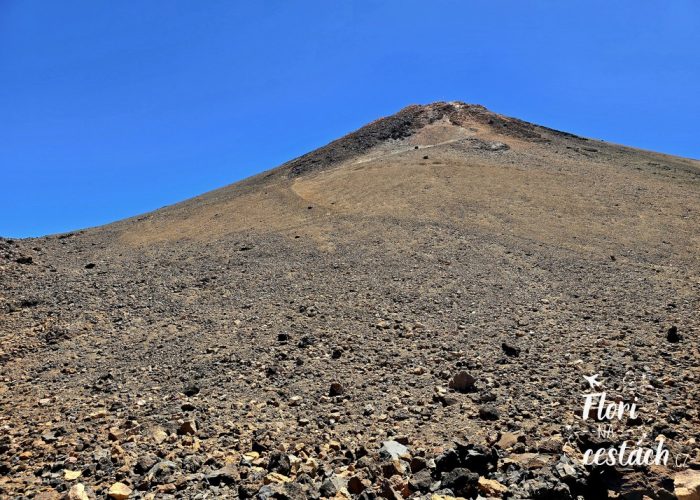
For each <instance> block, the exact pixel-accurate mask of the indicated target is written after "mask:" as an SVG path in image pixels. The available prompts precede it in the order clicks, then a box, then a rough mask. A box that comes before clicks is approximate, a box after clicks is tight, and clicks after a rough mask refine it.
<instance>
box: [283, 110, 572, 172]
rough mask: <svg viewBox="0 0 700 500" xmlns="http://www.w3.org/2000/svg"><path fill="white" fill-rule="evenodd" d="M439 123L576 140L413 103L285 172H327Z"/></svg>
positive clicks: (498, 118)
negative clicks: (380, 146)
mask: <svg viewBox="0 0 700 500" xmlns="http://www.w3.org/2000/svg"><path fill="white" fill-rule="evenodd" d="M439 121H443V122H444V123H445V125H446V126H453V127H459V128H472V129H473V128H474V127H480V128H484V129H487V130H489V131H490V132H492V133H494V134H496V135H501V136H508V137H516V138H519V139H525V140H530V141H537V142H547V141H548V139H546V138H545V137H543V132H549V133H556V134H560V135H566V136H570V137H575V136H572V135H571V134H565V133H563V132H558V131H555V130H552V129H547V128H546V127H540V126H538V125H534V124H532V123H528V122H525V121H522V120H518V119H516V118H510V117H506V116H503V115H499V114H498V113H494V112H492V111H489V110H488V109H487V108H486V107H484V106H482V105H480V104H467V103H464V102H460V101H449V102H444V101H439V102H434V103H430V104H411V105H409V106H406V107H404V108H403V109H401V110H400V111H398V112H397V113H395V114H393V115H390V116H387V117H384V118H379V119H378V120H375V121H373V122H370V123H369V124H367V125H365V126H364V127H362V128H360V129H358V130H356V131H354V132H351V133H350V134H348V135H346V136H344V137H341V138H340V139H337V140H335V141H332V142H330V143H329V144H327V145H326V146H323V147H321V148H319V149H316V150H314V151H311V152H310V153H307V154H305V155H303V156H300V157H299V158H296V159H294V160H291V161H289V162H287V163H285V164H284V165H283V166H282V169H283V170H285V171H286V172H287V173H288V175H289V176H290V177H297V176H299V175H302V174H305V173H308V172H312V171H317V170H323V169H326V168H329V167H331V166H333V165H336V164H338V163H340V162H343V161H345V160H348V159H350V158H352V157H355V156H359V155H362V154H364V153H366V152H367V151H368V150H370V149H371V148H373V147H375V146H378V145H379V144H381V143H384V142H387V141H399V140H402V139H406V138H408V137H410V136H412V135H413V134H415V133H417V132H418V131H419V130H421V129H422V128H424V127H427V126H429V125H432V124H434V123H436V122H439Z"/></svg>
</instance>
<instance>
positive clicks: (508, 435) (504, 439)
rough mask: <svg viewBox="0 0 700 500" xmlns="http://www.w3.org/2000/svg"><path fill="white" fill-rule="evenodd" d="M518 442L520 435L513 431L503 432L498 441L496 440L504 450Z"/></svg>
mask: <svg viewBox="0 0 700 500" xmlns="http://www.w3.org/2000/svg"><path fill="white" fill-rule="evenodd" d="M517 442H518V435H517V434H514V433H512V432H503V433H501V436H500V438H499V439H498V442H496V444H497V445H498V446H499V447H500V448H501V449H502V450H507V449H508V448H510V447H512V446H513V445H514V444H515V443H517Z"/></svg>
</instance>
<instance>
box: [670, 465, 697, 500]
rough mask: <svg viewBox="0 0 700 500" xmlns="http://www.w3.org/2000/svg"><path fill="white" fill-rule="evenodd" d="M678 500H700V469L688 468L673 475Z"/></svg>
mask: <svg viewBox="0 0 700 500" xmlns="http://www.w3.org/2000/svg"><path fill="white" fill-rule="evenodd" d="M673 484H674V485H675V490H674V493H675V494H676V497H678V500H700V471H699V470H693V469H687V470H684V471H681V472H678V473H676V475H675V476H673Z"/></svg>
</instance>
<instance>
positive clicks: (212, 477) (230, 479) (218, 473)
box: [204, 465, 240, 486]
mask: <svg viewBox="0 0 700 500" xmlns="http://www.w3.org/2000/svg"><path fill="white" fill-rule="evenodd" d="M204 477H205V479H206V480H207V482H208V483H209V484H213V485H214V486H219V485H222V484H236V483H237V482H238V481H240V476H239V474H238V471H237V470H236V468H235V467H233V466H232V465H226V466H224V467H222V468H221V469H217V470H215V471H214V472H211V473H210V474H207V475H206V476H204Z"/></svg>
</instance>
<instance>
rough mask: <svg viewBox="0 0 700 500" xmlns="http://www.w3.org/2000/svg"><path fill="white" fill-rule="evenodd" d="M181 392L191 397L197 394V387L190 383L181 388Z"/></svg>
mask: <svg viewBox="0 0 700 500" xmlns="http://www.w3.org/2000/svg"><path fill="white" fill-rule="evenodd" d="M182 392H183V393H184V394H185V396H187V397H188V398H191V397H192V396H196V395H197V394H199V387H198V386H196V385H194V384H190V385H188V386H187V387H185V388H184V389H183V390H182Z"/></svg>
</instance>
